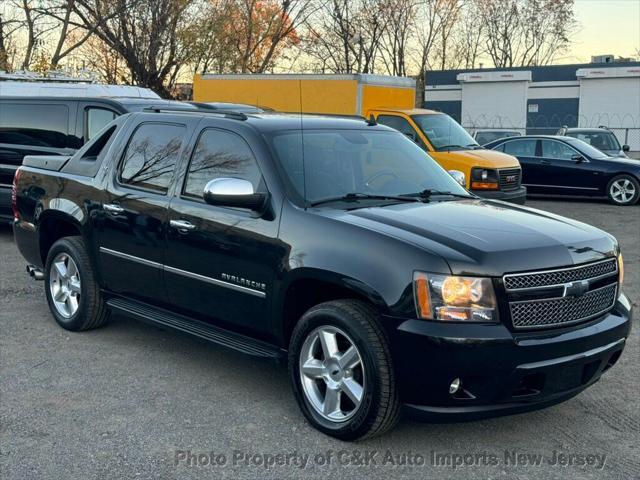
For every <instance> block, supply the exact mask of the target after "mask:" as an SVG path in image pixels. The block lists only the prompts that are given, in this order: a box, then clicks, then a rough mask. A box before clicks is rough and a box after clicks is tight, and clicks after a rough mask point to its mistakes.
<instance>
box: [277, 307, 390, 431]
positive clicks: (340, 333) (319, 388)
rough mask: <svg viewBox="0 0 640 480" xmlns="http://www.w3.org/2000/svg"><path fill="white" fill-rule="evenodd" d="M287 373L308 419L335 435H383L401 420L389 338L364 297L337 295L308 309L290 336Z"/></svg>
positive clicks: (314, 424)
mask: <svg viewBox="0 0 640 480" xmlns="http://www.w3.org/2000/svg"><path fill="white" fill-rule="evenodd" d="M289 375H290V378H291V383H292V385H293V391H294V395H295V397H296V400H297V401H298V405H299V406H300V409H301V410H302V412H303V414H304V415H305V417H306V418H307V420H308V421H309V422H311V424H312V425H313V426H314V427H315V428H317V429H318V430H320V431H322V432H324V433H326V434H328V435H331V436H332V437H336V438H339V439H341V440H359V439H363V438H366V437H371V436H374V435H379V434H382V433H384V432H386V431H387V430H389V429H391V428H393V426H394V425H395V424H396V423H397V421H398V419H399V416H400V400H399V398H398V394H397V389H396V384H395V377H394V371H393V365H392V361H391V354H390V351H389V344H388V340H387V337H386V335H385V332H384V331H383V329H382V327H381V326H380V323H379V321H378V315H377V313H376V311H375V309H374V308H373V307H371V306H370V305H368V304H366V303H364V302H361V301H359V300H351V299H345V300H336V301H330V302H325V303H322V304H320V305H316V306H315V307H313V308H311V309H310V310H308V311H307V312H306V313H305V314H304V315H303V316H302V318H301V319H300V321H299V322H298V324H297V325H296V327H295V329H294V331H293V334H292V336H291V341H290V345H289Z"/></svg>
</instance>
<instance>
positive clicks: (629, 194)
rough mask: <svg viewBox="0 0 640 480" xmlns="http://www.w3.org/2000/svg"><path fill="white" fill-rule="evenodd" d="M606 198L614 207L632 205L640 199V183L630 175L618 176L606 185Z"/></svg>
mask: <svg viewBox="0 0 640 480" xmlns="http://www.w3.org/2000/svg"><path fill="white" fill-rule="evenodd" d="M607 197H608V198H609V202H611V203H612V204H614V205H620V206H626V205H634V204H635V203H636V202H637V201H638V198H640V182H638V179H637V178H635V177H634V176H632V175H627V174H623V175H618V176H617V177H614V178H613V179H612V180H611V181H610V182H609V184H608V185H607Z"/></svg>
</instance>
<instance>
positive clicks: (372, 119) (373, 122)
mask: <svg viewBox="0 0 640 480" xmlns="http://www.w3.org/2000/svg"><path fill="white" fill-rule="evenodd" d="M365 122H367V125H369V126H370V127H374V126H376V125H378V122H377V121H376V117H374V116H373V113H372V114H371V115H369V120H365Z"/></svg>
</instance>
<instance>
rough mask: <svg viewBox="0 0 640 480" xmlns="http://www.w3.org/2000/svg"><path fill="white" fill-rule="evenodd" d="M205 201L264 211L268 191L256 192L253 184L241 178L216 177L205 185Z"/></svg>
mask: <svg viewBox="0 0 640 480" xmlns="http://www.w3.org/2000/svg"><path fill="white" fill-rule="evenodd" d="M203 198H204V201H205V202H207V203H208V204H209V205H217V206H220V207H233V208H248V209H249V210H254V211H256V212H262V211H263V210H264V208H265V207H266V205H267V200H268V198H269V194H268V193H256V192H254V190H253V185H252V184H251V182H249V181H247V180H242V179H240V178H216V179H214V180H211V181H209V182H208V183H207V184H206V185H205V187H204V194H203Z"/></svg>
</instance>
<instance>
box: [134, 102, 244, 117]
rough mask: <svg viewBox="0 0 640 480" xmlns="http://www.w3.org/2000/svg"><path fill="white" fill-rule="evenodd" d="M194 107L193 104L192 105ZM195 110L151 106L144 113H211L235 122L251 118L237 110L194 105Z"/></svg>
mask: <svg viewBox="0 0 640 480" xmlns="http://www.w3.org/2000/svg"><path fill="white" fill-rule="evenodd" d="M190 105H193V104H190ZM194 107H195V108H179V107H162V106H160V107H156V106H153V105H151V106H149V107H146V108H144V109H143V111H144V112H155V113H161V112H180V113H210V114H216V115H223V116H225V117H227V118H233V119H235V120H247V119H248V118H249V117H247V116H246V115H245V114H244V113H242V112H238V111H235V110H223V109H212V108H206V107H200V106H196V105H194Z"/></svg>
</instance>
